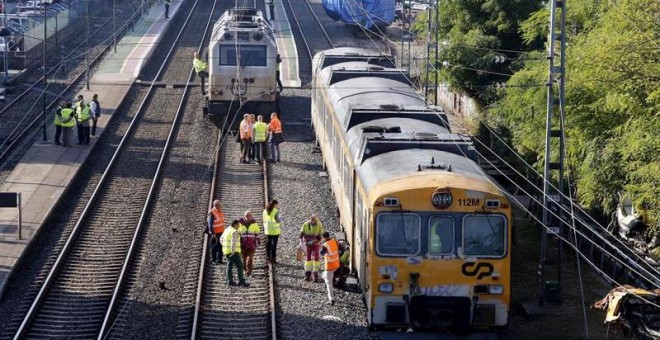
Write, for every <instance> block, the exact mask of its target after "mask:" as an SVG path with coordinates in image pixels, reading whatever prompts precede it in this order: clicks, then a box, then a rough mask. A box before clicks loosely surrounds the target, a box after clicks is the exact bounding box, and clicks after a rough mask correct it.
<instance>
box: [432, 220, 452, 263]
mask: <svg viewBox="0 0 660 340" xmlns="http://www.w3.org/2000/svg"><path fill="white" fill-rule="evenodd" d="M453 253H454V219H453V218H451V217H449V216H431V219H430V220H429V254H430V255H450V254H453Z"/></svg>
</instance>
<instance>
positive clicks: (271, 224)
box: [263, 209, 281, 236]
mask: <svg viewBox="0 0 660 340" xmlns="http://www.w3.org/2000/svg"><path fill="white" fill-rule="evenodd" d="M275 216H277V209H273V210H272V211H271V212H270V214H268V210H266V209H264V214H263V221H264V233H265V234H266V235H271V236H274V235H279V234H280V225H281V223H279V222H277V220H275Z"/></svg>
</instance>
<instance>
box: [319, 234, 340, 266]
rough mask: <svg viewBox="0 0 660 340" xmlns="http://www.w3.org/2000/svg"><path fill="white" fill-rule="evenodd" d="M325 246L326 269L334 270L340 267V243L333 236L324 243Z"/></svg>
mask: <svg viewBox="0 0 660 340" xmlns="http://www.w3.org/2000/svg"><path fill="white" fill-rule="evenodd" d="M323 247H325V249H326V253H325V255H324V256H325V270H327V271H333V270H337V269H338V268H339V244H337V240H335V239H334V238H331V239H330V240H328V241H326V242H325V243H323Z"/></svg>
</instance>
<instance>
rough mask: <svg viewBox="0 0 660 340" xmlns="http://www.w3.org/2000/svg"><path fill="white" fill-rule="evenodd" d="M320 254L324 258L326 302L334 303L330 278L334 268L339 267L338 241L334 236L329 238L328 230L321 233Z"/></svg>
mask: <svg viewBox="0 0 660 340" xmlns="http://www.w3.org/2000/svg"><path fill="white" fill-rule="evenodd" d="M321 254H323V257H324V259H325V271H324V272H323V279H324V280H325V287H326V289H327V291H328V304H330V305H334V304H335V289H334V287H333V285H332V278H333V275H334V273H335V270H337V269H339V265H340V263H339V243H337V240H335V239H334V238H330V233H329V232H327V231H326V232H324V233H323V249H321Z"/></svg>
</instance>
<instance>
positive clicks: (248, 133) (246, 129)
mask: <svg viewBox="0 0 660 340" xmlns="http://www.w3.org/2000/svg"><path fill="white" fill-rule="evenodd" d="M240 130H241V139H250V138H252V127H251V126H250V123H248V122H247V121H246V120H245V119H243V120H242V121H241V126H240Z"/></svg>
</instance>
